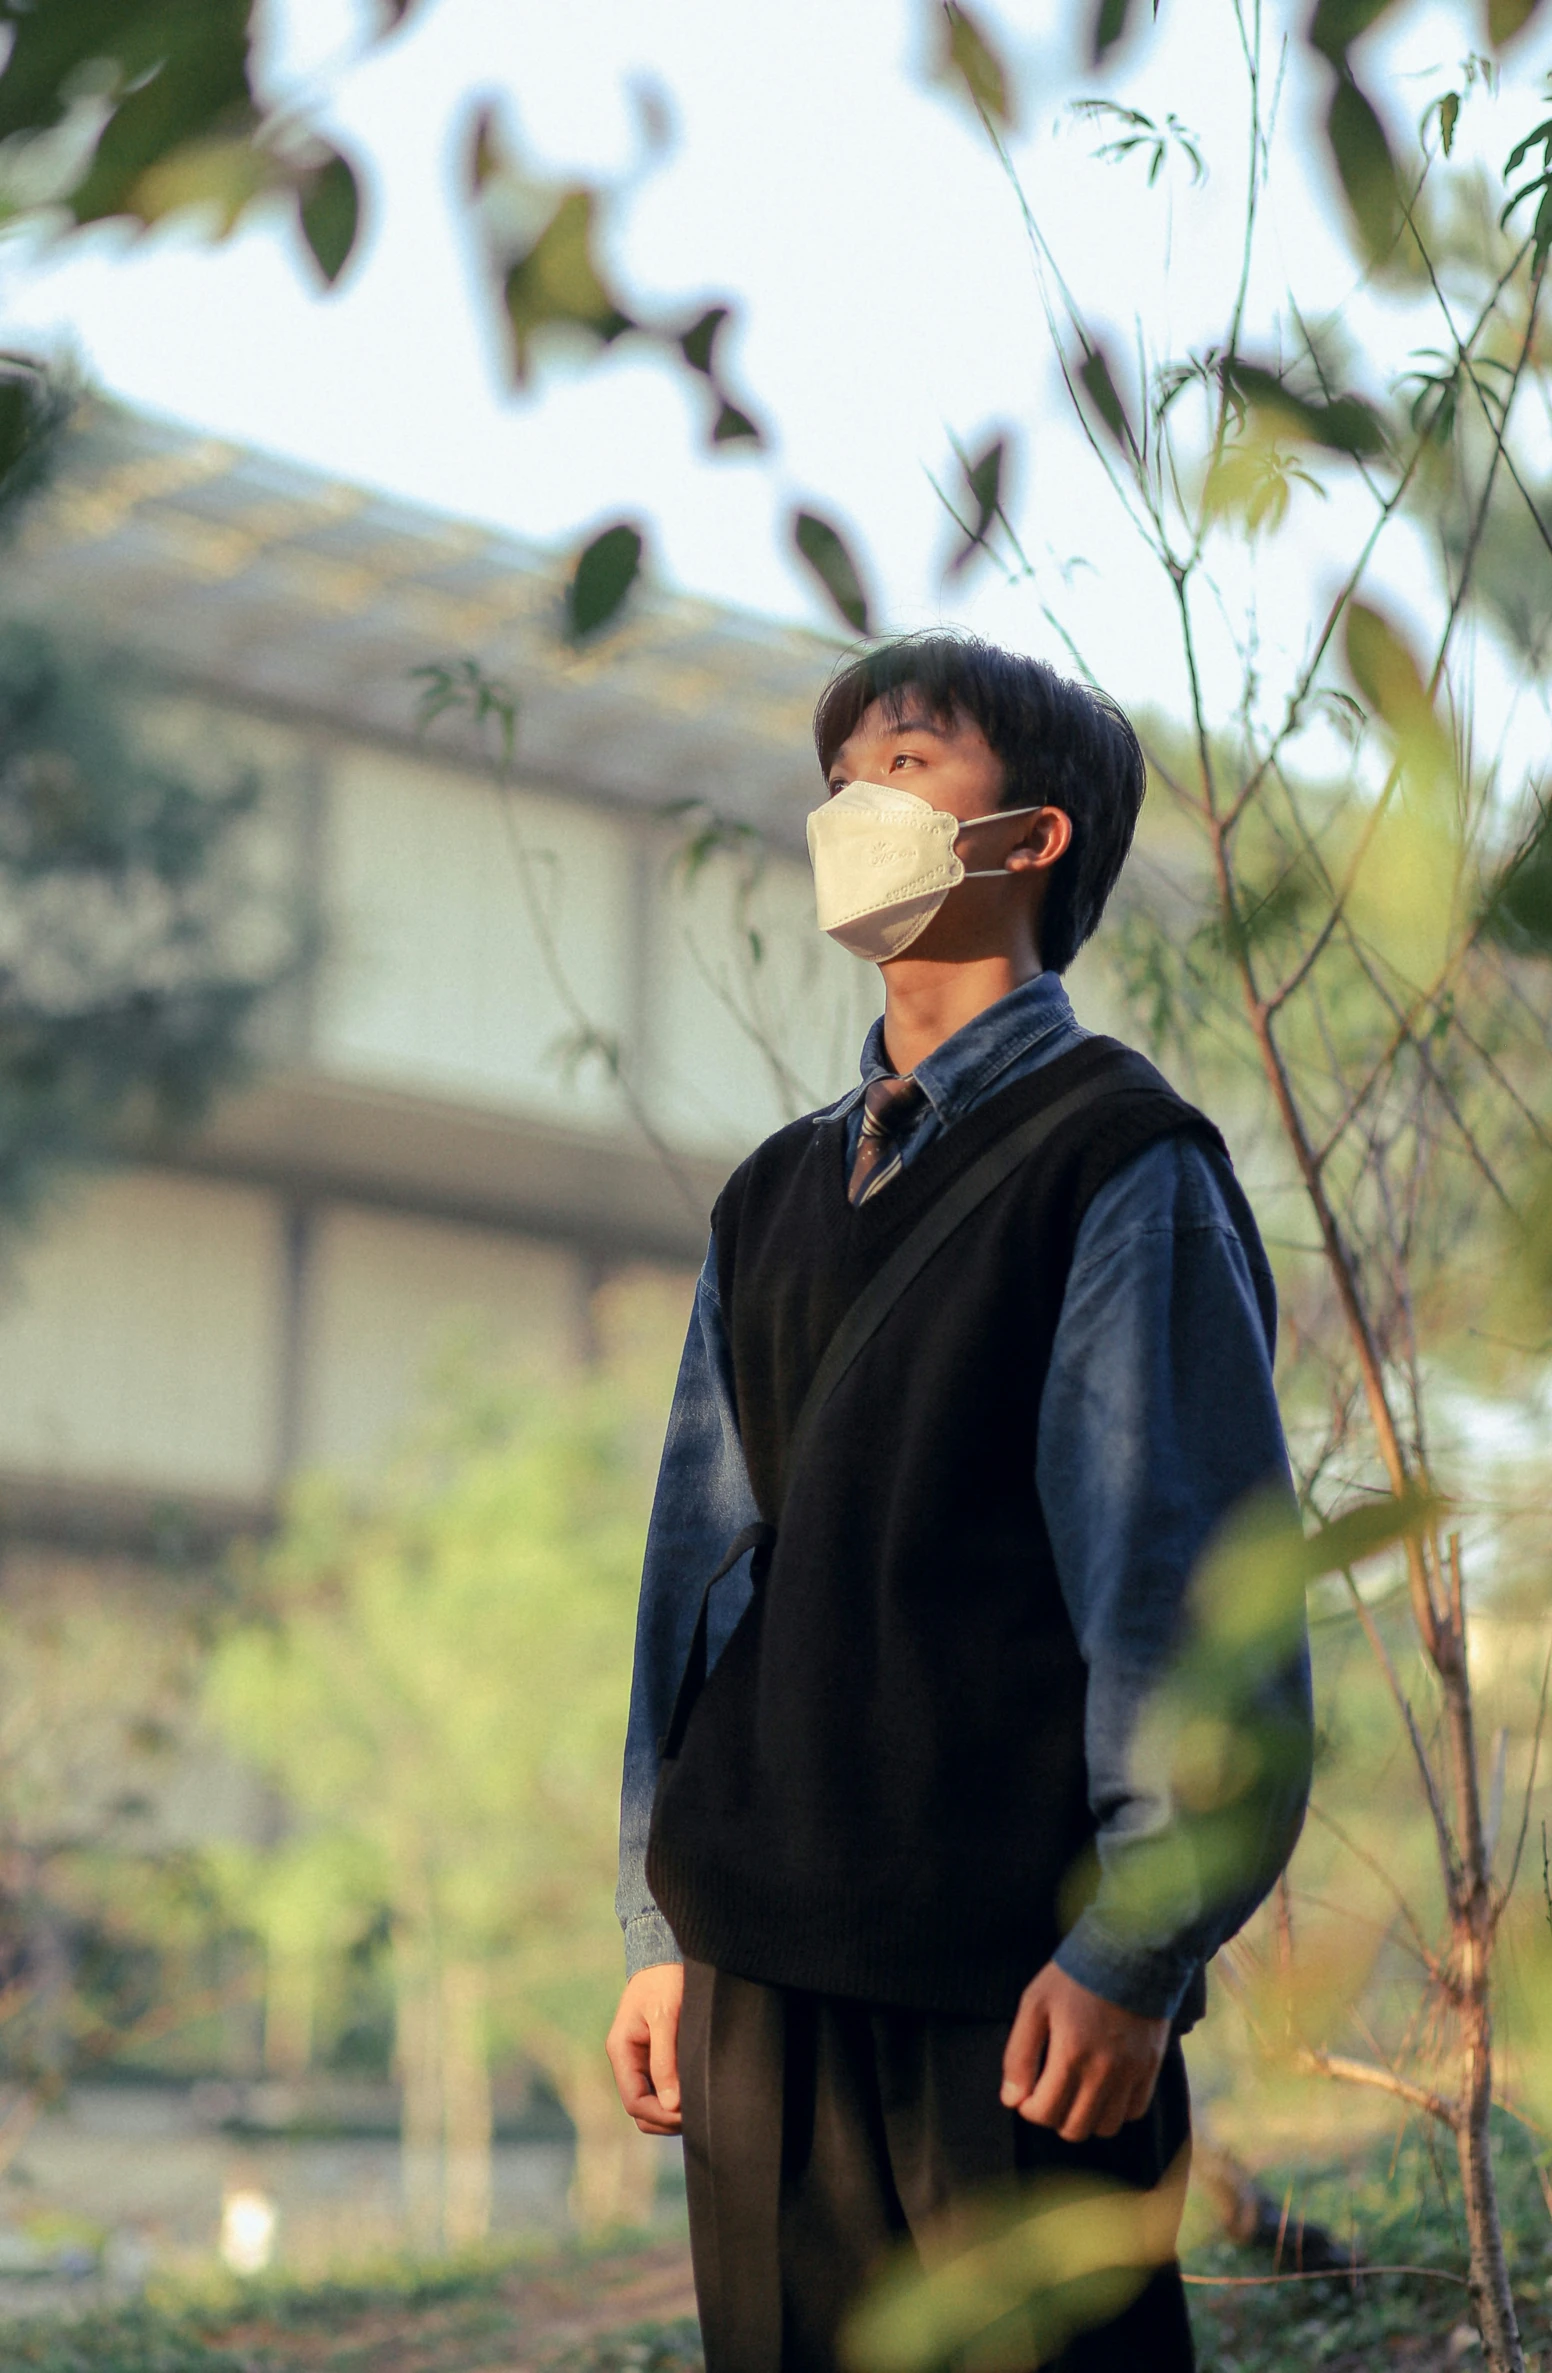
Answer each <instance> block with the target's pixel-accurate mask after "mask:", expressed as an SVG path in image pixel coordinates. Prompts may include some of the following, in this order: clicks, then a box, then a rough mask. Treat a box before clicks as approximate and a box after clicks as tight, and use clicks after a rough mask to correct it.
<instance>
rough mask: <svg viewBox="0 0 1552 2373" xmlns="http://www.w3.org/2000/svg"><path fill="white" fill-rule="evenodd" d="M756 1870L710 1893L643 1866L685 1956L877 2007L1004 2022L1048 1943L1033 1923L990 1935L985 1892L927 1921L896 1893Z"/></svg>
mask: <svg viewBox="0 0 1552 2373" xmlns="http://www.w3.org/2000/svg"><path fill="white" fill-rule="evenodd" d="M761 1875H762V1876H763V1877H764V1879H765V1881H766V1884H765V1886H763V1887H762V1886H761V1885H760V1883H759V1880H758V1879H756V1878H755V1877H754V1875H753V1874H747V1875H746V1876H745V1877H744V1883H743V1884H741V1885H738V1886H737V1887H731V1886H730V1887H729V1888H728V1889H727V1892H726V1894H725V1895H722V1894H720V1893H719V1895H717V1896H712V1895H711V1893H710V1891H709V1890H692V1888H690V1887H688V1886H686V1887H680V1886H678V1885H676V1884H675V1883H674V1875H673V1874H672V1873H668V1872H665V1871H663V1870H662V1869H656V1870H654V1872H653V1886H654V1892H655V1893H656V1894H657V1895H658V1897H659V1899H660V1900H661V1899H662V1898H664V1897H666V1898H667V1899H668V1904H669V1910H670V1912H671V1914H672V1917H673V1921H674V1934H675V1936H676V1937H677V1939H678V1943H679V1950H680V1952H682V1954H683V1956H684V1957H685V1959H687V1960H692V1961H704V1962H707V1963H709V1964H710V1966H711V1967H712V1968H713V1969H722V1970H726V1971H727V1972H728V1974H729V1975H730V1976H732V1977H747V1978H755V1979H758V1980H759V1981H760V1982H761V1983H762V1984H764V1985H768V1986H788V1987H792V1988H793V1989H795V1990H796V1991H798V1992H800V1993H805V1994H827V1995H831V1996H836V1997H839V1998H840V1999H842V2000H844V2001H850V2002H867V2003H872V2004H875V2005H876V2006H878V2007H879V2008H881V2009H886V2008H887V2009H895V2010H919V2011H928V2012H935V2013H937V2014H939V2015H941V2016H943V2017H948V2018H966V2019H1001V2018H1009V2019H1011V2017H1012V2016H1013V2013H1014V2011H1015V2010H1016V2009H1017V2007H1018V1999H1019V1996H1020V1995H1021V1994H1022V1993H1023V1991H1024V1988H1025V1987H1026V1986H1027V1985H1028V1983H1029V1981H1030V1979H1031V1978H1032V1977H1033V1976H1034V1975H1035V1972H1036V1971H1037V1970H1038V1969H1040V1968H1042V1967H1043V1965H1044V1964H1045V1963H1046V1962H1047V1961H1048V1960H1049V1959H1050V1957H1051V1948H1052V1946H1053V1944H1054V1943H1055V1938H1054V1935H1052V1934H1050V1933H1049V1932H1047V1933H1046V1934H1045V1935H1044V1936H1041V1935H1039V1934H1037V1933H1036V1932H1035V1931H1034V1930H1033V1929H1032V1928H1031V1929H1030V1930H1029V1931H1028V1932H1027V1933H1025V1934H1024V1935H1021V1936H1014V1935H1010V1934H1009V1933H1008V1931H1007V1929H1006V1928H1001V1927H999V1928H998V1930H997V1931H996V1932H995V1933H989V1932H988V1928H987V1923H986V1920H985V1916H984V1913H985V1903H984V1899H983V1900H981V1901H980V1902H974V1901H965V1902H961V1903H957V1904H945V1905H942V1906H940V1907H938V1909H937V1912H936V1914H935V1916H932V1917H928V1916H927V1914H926V1908H925V1907H924V1906H923V1905H921V1904H915V1905H912V1904H909V1903H907V1902H904V1901H902V1900H901V1899H900V1898H899V1897H898V1896H896V1897H892V1898H890V1899H888V1900H885V1901H881V1900H879V1899H878V1898H877V1897H875V1898H873V1899H872V1900H871V1901H869V1900H867V1899H866V1898H864V1897H863V1896H862V1895H861V1893H860V1891H859V1890H856V1889H853V1890H851V1891H849V1892H847V1893H846V1894H844V1895H839V1894H837V1895H831V1894H829V1893H828V1891H827V1892H826V1894H825V1895H824V1896H823V1897H821V1894H820V1891H819V1890H818V1888H817V1887H815V1886H814V1885H812V1883H810V1884H806V1885H804V1886H801V1887H794V1888H791V1889H790V1890H789V1889H784V1888H781V1887H779V1886H778V1885H775V1884H772V1883H771V1882H770V1874H769V1872H764V1873H762V1874H761ZM665 1882H666V1883H665ZM675 1957H676V1958H677V1957H678V1955H677V1954H676V1956H675Z"/></svg>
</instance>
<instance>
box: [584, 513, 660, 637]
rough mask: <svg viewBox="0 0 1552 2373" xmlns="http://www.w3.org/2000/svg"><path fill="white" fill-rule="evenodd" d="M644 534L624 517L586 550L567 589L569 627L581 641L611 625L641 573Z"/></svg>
mask: <svg viewBox="0 0 1552 2373" xmlns="http://www.w3.org/2000/svg"><path fill="white" fill-rule="evenodd" d="M641 550H642V535H641V530H640V528H639V527H633V526H632V525H631V523H630V521H629V520H625V519H622V520H620V521H619V522H618V523H617V524H616V525H615V526H613V527H606V528H605V529H604V531H603V533H602V535H597V536H595V537H594V538H593V540H592V542H591V543H590V544H589V545H588V547H587V549H586V550H585V551H584V552H583V554H582V556H581V558H580V559H579V560H578V562H577V565H576V567H575V569H574V570H573V571H572V577H571V583H570V584H569V585H568V586H567V588H566V628H567V632H568V634H569V635H570V637H571V640H572V641H573V642H577V643H579V642H581V641H583V640H584V639H585V637H587V636H588V635H591V634H597V632H598V631H599V629H600V627H604V626H607V625H608V624H609V622H610V620H611V619H612V618H613V617H614V616H615V615H616V613H617V612H618V610H619V608H620V604H621V603H622V602H623V601H624V599H625V596H626V595H627V594H628V593H629V591H630V589H631V587H632V586H633V585H634V584H635V582H636V579H637V577H638V576H639V575H640V573H641Z"/></svg>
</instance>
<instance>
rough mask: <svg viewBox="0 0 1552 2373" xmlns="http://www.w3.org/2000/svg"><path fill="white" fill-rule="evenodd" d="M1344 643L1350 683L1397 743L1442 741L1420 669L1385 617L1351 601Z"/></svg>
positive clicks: (1432, 743)
mask: <svg viewBox="0 0 1552 2373" xmlns="http://www.w3.org/2000/svg"><path fill="white" fill-rule="evenodd" d="M1346 645H1347V664H1348V666H1349V668H1350V669H1351V670H1352V674H1353V681H1354V682H1355V683H1356V685H1357V686H1358V689H1359V691H1360V692H1361V693H1362V694H1363V697H1364V699H1365V700H1366V701H1367V702H1368V705H1369V707H1370V708H1371V709H1372V710H1373V711H1374V712H1375V713H1376V714H1377V715H1378V716H1380V717H1382V718H1383V719H1384V721H1385V723H1386V724H1387V725H1388V726H1389V728H1390V730H1391V732H1392V733H1393V734H1394V736H1395V737H1396V740H1397V741H1398V742H1399V743H1402V744H1408V743H1414V744H1415V743H1419V742H1422V743H1426V744H1428V745H1436V744H1437V743H1438V742H1440V741H1441V740H1443V738H1444V735H1443V728H1442V726H1441V725H1440V723H1439V720H1438V717H1437V716H1436V715H1435V713H1434V706H1433V702H1432V700H1431V699H1430V698H1429V694H1428V687H1427V684H1426V683H1425V681H1424V679H1423V672H1422V669H1421V668H1420V667H1419V665H1418V663H1417V660H1416V659H1415V658H1414V656H1413V654H1412V652H1411V651H1410V650H1409V649H1408V647H1407V644H1406V642H1405V641H1404V640H1403V638H1402V636H1401V635H1400V634H1399V633H1398V631H1397V629H1396V628H1395V627H1394V626H1392V624H1391V623H1390V620H1389V619H1388V618H1385V617H1383V616H1382V615H1381V613H1380V612H1379V611H1378V610H1373V609H1370V608H1369V607H1368V605H1367V603H1364V602H1354V603H1353V604H1352V605H1351V606H1350V608H1349V610H1348V613H1347V624H1346ZM1445 747H1446V748H1447V747H1448V744H1447V742H1446V744H1445Z"/></svg>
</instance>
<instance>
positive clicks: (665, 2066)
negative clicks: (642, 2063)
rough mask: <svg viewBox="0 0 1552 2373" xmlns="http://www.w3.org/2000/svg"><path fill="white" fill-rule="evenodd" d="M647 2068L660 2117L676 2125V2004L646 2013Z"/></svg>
mask: <svg viewBox="0 0 1552 2373" xmlns="http://www.w3.org/2000/svg"><path fill="white" fill-rule="evenodd" d="M647 2039H648V2040H647V2066H648V2070H649V2072H650V2075H651V2079H652V2090H653V2092H654V2093H655V2094H656V2095H657V2098H658V2106H659V2109H660V2111H661V2112H662V2114H663V2115H664V2116H666V2117H670V2118H672V2119H673V2122H674V2129H675V2130H677V2128H678V2124H679V2013H678V2005H677V2004H674V2005H673V2006H672V2008H670V2007H669V2006H667V2005H660V2006H654V2007H653V2009H651V2010H650V2011H649V2012H648V2013H647Z"/></svg>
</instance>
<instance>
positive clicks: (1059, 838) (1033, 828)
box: [1003, 807, 1072, 873]
mask: <svg viewBox="0 0 1552 2373" xmlns="http://www.w3.org/2000/svg"><path fill="white" fill-rule="evenodd" d="M1071 847H1072V818H1071V816H1069V815H1068V813H1067V810H1066V809H1065V808H1062V807H1042V808H1037V809H1036V810H1035V813H1034V814H1033V815H1032V816H1031V817H1030V818H1029V819H1028V822H1027V823H1026V825H1025V828H1024V837H1023V839H1022V840H1021V841H1020V842H1019V844H1018V847H1017V848H1016V849H1010V850H1009V852H1008V854H1007V856H1006V857H1005V858H1004V859H1003V863H1004V865H1005V866H1006V867H1007V869H1008V871H1009V873H1043V872H1045V871H1047V870H1048V869H1049V868H1050V867H1051V866H1053V865H1055V864H1056V863H1057V862H1058V860H1059V859H1060V858H1063V857H1065V856H1066V854H1067V851H1068V850H1069V849H1070V848H1071Z"/></svg>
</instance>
